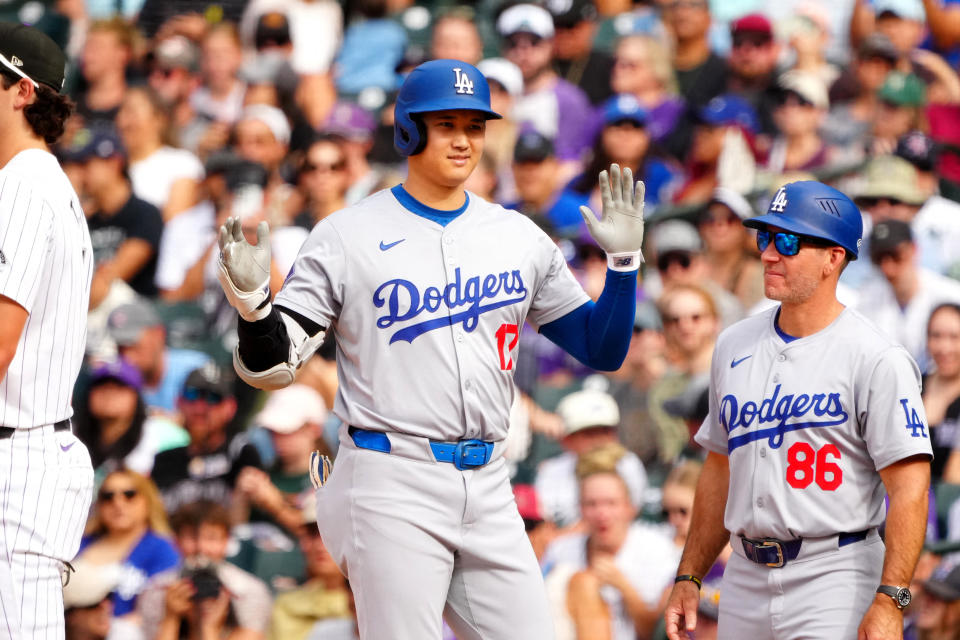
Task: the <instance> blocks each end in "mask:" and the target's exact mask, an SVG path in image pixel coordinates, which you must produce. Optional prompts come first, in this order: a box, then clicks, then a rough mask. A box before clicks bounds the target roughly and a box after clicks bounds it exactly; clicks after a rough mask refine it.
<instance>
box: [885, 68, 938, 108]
mask: <svg viewBox="0 0 960 640" xmlns="http://www.w3.org/2000/svg"><path fill="white" fill-rule="evenodd" d="M926 93H927V87H926V85H924V84H923V80H921V79H920V77H919V76H917V75H916V74H913V73H904V72H903V71H891V72H890V73H888V74H887V78H886V80H884V81H883V86H881V87H880V90H879V91H877V97H879V98H880V99H881V100H883V101H884V102H888V103H890V104H893V105H896V106H898V107H919V106H921V105H923V103H924V102H925V101H926Z"/></svg>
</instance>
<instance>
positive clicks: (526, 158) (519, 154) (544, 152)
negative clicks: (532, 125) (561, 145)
mask: <svg viewBox="0 0 960 640" xmlns="http://www.w3.org/2000/svg"><path fill="white" fill-rule="evenodd" d="M553 154H554V149H553V142H552V141H551V140H550V138H548V137H546V136H545V135H543V134H541V133H540V132H538V131H533V130H530V131H524V132H523V133H521V134H520V135H519V136H518V137H517V142H516V144H515V145H514V147H513V161H514V162H543V161H544V160H546V159H547V158H550V157H553Z"/></svg>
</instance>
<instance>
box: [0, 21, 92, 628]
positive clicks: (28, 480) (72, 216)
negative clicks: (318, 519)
mask: <svg viewBox="0 0 960 640" xmlns="http://www.w3.org/2000/svg"><path fill="white" fill-rule="evenodd" d="M65 64H66V58H65V57H64V55H63V52H62V51H61V50H60V49H59V47H58V46H57V45H56V44H55V43H54V42H53V41H52V40H50V39H49V38H48V37H47V36H45V35H43V34H42V33H41V32H39V31H37V30H35V29H33V28H31V27H23V26H21V25H19V24H11V23H0V515H2V527H0V638H17V639H20V638H23V639H28V638H29V639H34V638H51V639H56V638H62V637H63V636H64V629H63V591H62V583H61V576H62V574H63V570H64V567H65V566H66V563H67V562H69V560H70V559H71V558H73V556H74V555H75V554H76V551H77V548H78V546H79V544H80V535H81V533H82V532H83V525H84V523H85V522H86V518H87V512H88V510H89V507H90V500H91V498H92V493H93V468H92V467H91V465H90V456H89V454H88V453H87V450H86V448H85V447H84V445H83V443H81V442H80V441H79V440H77V438H76V437H75V436H74V435H73V433H72V432H71V430H70V417H71V415H72V413H73V410H72V408H71V406H70V397H71V395H72V393H73V385H74V383H75V382H76V378H77V373H78V372H79V370H80V364H81V361H82V359H83V353H84V345H85V341H86V320H87V307H88V305H89V298H90V280H91V277H92V275H93V249H92V247H91V244H90V234H89V232H88V231H87V223H86V219H85V218H84V215H83V211H82V210H81V209H80V203H79V201H78V199H77V195H76V193H75V192H74V190H73V187H72V186H71V184H70V182H69V180H68V179H67V177H66V175H65V174H64V173H63V171H62V170H61V169H60V166H59V164H58V163H57V160H56V158H54V157H53V155H51V154H50V151H49V147H48V145H49V144H51V143H53V142H54V141H55V140H56V138H58V137H59V136H60V135H61V134H62V132H63V120H65V119H66V117H67V115H68V114H69V107H68V103H67V102H66V101H65V99H64V98H62V97H61V96H60V95H59V91H60V88H61V86H62V84H63V73H64V66H65ZM34 105H37V106H34Z"/></svg>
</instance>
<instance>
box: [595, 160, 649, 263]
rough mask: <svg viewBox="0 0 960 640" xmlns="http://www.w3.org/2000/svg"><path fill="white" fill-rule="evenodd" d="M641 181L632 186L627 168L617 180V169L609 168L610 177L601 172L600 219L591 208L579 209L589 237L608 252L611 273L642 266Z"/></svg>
mask: <svg viewBox="0 0 960 640" xmlns="http://www.w3.org/2000/svg"><path fill="white" fill-rule="evenodd" d="M645 191H646V188H645V187H644V185H643V181H642V180H637V184H636V186H634V184H633V171H631V170H630V169H629V168H627V169H625V170H624V172H623V178H622V179H621V177H620V165H618V164H612V165H610V175H609V177H608V176H607V172H606V171H601V172H600V197H601V200H602V201H603V219H602V220H598V219H597V217H596V216H595V215H594V214H593V211H591V210H590V207H580V215H582V216H583V221H584V222H585V223H586V224H587V229H588V230H589V231H590V235H591V236H593V239H594V240H596V241H597V244H599V245H600V247H601V248H602V249H603V250H604V251H606V252H607V266H608V267H610V268H611V269H613V270H614V271H636V270H637V269H639V268H640V263H641V262H643V254H642V253H640V247H641V245H643V196H644V193H645Z"/></svg>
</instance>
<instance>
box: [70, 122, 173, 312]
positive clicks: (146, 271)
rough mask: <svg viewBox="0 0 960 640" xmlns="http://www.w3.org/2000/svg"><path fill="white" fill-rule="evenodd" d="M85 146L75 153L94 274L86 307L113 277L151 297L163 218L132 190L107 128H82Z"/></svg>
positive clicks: (124, 159)
mask: <svg viewBox="0 0 960 640" xmlns="http://www.w3.org/2000/svg"><path fill="white" fill-rule="evenodd" d="M78 137H83V138H84V139H85V140H86V144H84V145H83V147H82V148H81V149H78V150H77V151H76V152H75V153H76V157H77V159H78V160H80V161H81V162H82V164H83V190H84V194H85V195H86V196H87V198H88V202H89V204H91V205H92V207H93V209H92V213H91V214H90V215H88V216H87V226H88V227H89V228H90V242H91V244H92V245H93V257H94V265H95V266H94V269H95V270H94V275H93V283H92V284H91V286H90V308H91V309H95V308H97V307H98V306H99V305H100V303H101V302H103V300H104V298H106V297H107V294H108V293H109V292H110V287H111V286H112V285H113V283H114V282H115V281H117V280H120V281H122V282H126V283H127V284H128V285H129V286H130V287H131V288H132V289H133V290H134V291H135V292H136V293H138V294H139V295H142V296H147V297H154V296H156V295H157V286H156V285H155V284H154V276H155V274H156V271H157V251H158V249H159V247H160V236H161V234H162V233H163V218H162V217H161V215H160V211H159V210H158V209H157V208H156V207H155V206H153V205H152V204H150V203H148V202H145V201H143V200H141V199H140V198H138V197H137V196H135V195H134V194H133V189H132V188H131V186H130V181H129V179H128V178H127V155H126V151H125V150H124V148H123V143H121V142H120V138H119V137H118V136H117V135H116V133H115V132H114V131H112V130H109V129H94V130H83V131H81V132H80V133H78V134H77V136H76V137H75V142H76V138H78Z"/></svg>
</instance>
